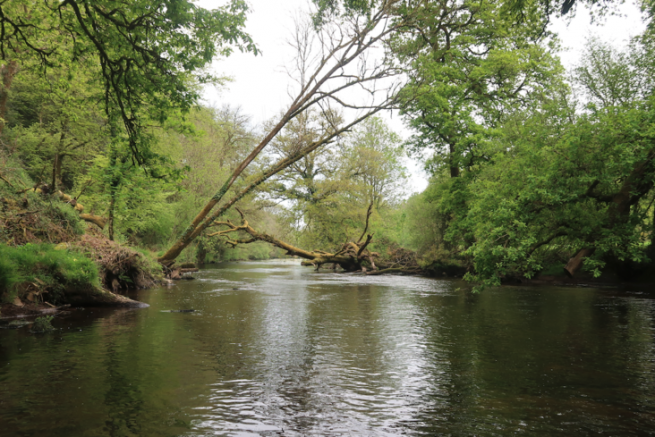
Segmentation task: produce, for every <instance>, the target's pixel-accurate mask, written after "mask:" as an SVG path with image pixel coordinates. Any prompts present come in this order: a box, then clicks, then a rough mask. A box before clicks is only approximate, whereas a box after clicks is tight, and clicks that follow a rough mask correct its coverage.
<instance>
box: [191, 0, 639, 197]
mask: <svg viewBox="0 0 655 437" xmlns="http://www.w3.org/2000/svg"><path fill="white" fill-rule="evenodd" d="M222 3H223V2H222V1H217V0H199V1H198V4H199V5H200V6H202V7H205V8H213V7H216V6H218V5H220V4H222ZM248 3H249V4H250V8H251V11H250V13H249V16H248V21H247V24H246V31H247V32H248V33H249V34H250V35H251V37H252V38H253V40H254V41H255V44H256V45H257V46H258V48H259V49H260V50H261V54H260V55H259V56H254V55H252V54H250V53H248V54H243V53H239V52H235V53H234V54H232V55H231V56H229V57H228V58H224V59H219V60H217V61H215V62H214V64H213V66H212V68H213V70H214V72H215V73H216V74H219V75H222V76H229V77H231V79H232V80H231V82H229V83H228V84H227V85H226V86H225V87H222V88H220V89H218V88H207V89H206V90H205V93H204V100H205V103H207V104H209V105H211V106H216V107H221V106H224V105H229V106H232V107H241V109H242V111H243V113H245V114H248V115H250V116H251V117H252V123H253V124H261V123H262V122H264V121H267V120H270V119H271V118H272V117H274V116H275V115H277V114H279V113H280V112H281V111H282V110H283V109H285V106H286V104H288V102H289V101H290V99H289V96H288V94H287V91H288V87H289V84H290V82H291V81H290V78H289V77H288V75H287V73H286V72H285V68H284V66H285V63H288V62H289V61H290V60H291V58H292V55H293V50H292V49H291V48H290V47H289V45H288V44H287V41H288V38H289V36H290V34H291V30H292V29H293V23H294V17H296V16H298V14H300V13H301V11H303V10H305V11H307V10H308V9H309V5H308V2H307V0H249V2H248ZM618 12H619V14H618V15H614V16H608V17H606V18H604V19H602V20H601V21H600V22H597V23H591V16H590V14H589V12H588V10H586V9H585V8H583V7H578V10H577V11H576V14H575V16H574V17H573V19H561V18H555V19H553V22H552V23H551V25H550V30H551V31H553V32H556V33H557V34H558V36H559V38H560V41H561V45H562V48H563V51H562V52H561V53H560V58H561V59H562V64H563V65H564V67H566V68H567V69H568V68H571V67H573V66H575V65H576V63H577V62H578V59H579V58H580V55H581V53H582V51H583V50H584V44H585V41H586V40H587V38H589V37H590V36H596V37H598V38H599V39H600V40H602V41H607V42H611V43H613V44H615V45H618V46H621V45H624V44H626V43H627V41H628V40H629V38H630V37H633V36H636V35H638V34H639V33H641V32H642V31H643V30H644V28H645V25H644V23H643V22H642V20H641V13H640V12H639V9H638V7H637V6H636V5H635V4H634V3H632V2H631V1H629V0H628V1H626V3H624V4H623V5H621V6H620V7H619V8H618ZM384 118H386V119H387V121H388V123H389V125H390V126H391V127H392V129H394V130H395V131H396V132H398V133H399V134H400V135H401V136H402V137H403V138H406V137H408V136H409V135H410V132H409V130H407V129H406V128H405V126H404V125H403V122H402V119H401V117H399V116H398V114H386V115H384ZM406 166H407V168H408V172H409V174H410V175H411V176H410V181H409V182H410V183H409V190H408V194H409V193H411V192H419V191H422V190H424V189H425V187H426V186H427V184H428V179H427V175H426V173H425V172H424V171H423V170H422V168H421V165H420V164H419V163H418V162H416V161H415V160H412V159H409V158H408V159H407V161H406Z"/></svg>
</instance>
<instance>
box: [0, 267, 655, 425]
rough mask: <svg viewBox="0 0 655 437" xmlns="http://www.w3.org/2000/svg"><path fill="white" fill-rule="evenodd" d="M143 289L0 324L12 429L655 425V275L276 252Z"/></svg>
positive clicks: (1, 410) (3, 417)
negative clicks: (582, 276) (645, 279)
mask: <svg viewBox="0 0 655 437" xmlns="http://www.w3.org/2000/svg"><path fill="white" fill-rule="evenodd" d="M135 297H136V298H137V299H140V300H142V301H145V302H147V303H149V304H150V308H147V309H138V310H125V309H122V310H119V309H103V310H99V309H85V310H75V311H72V312H70V313H69V314H68V315H64V316H60V317H57V318H56V319H55V320H54V321H53V325H54V326H55V327H56V328H58V330H57V331H54V332H51V333H47V334H31V333H30V332H29V331H28V328H21V329H17V330H0V436H2V437H5V436H21V437H22V436H40V437H43V436H66V437H69V436H112V437H123V436H278V435H284V436H396V435H402V436H420V435H428V436H433V435H452V436H466V435H478V436H495V435H498V436H507V435H525V436H533V435H534V436H537V435H539V436H557V435H561V436H573V435H576V436H578V435H598V434H601V433H602V434H603V435H614V436H617V435H620V436H629V435H635V436H637V435H655V300H654V299H653V298H652V297H651V296H649V294H648V293H647V292H644V291H641V292H640V291H635V290H632V291H631V290H622V291H619V290H613V289H591V288H552V287H543V288H519V287H506V288H505V287H503V288H499V289H493V290H487V291H484V292H483V293H481V294H477V295H475V294H471V293H470V292H469V291H467V289H466V284H464V283H461V282H458V281H452V280H437V279H428V278H420V277H402V276H368V277H364V276H361V275H354V274H334V273H322V272H321V273H315V272H313V271H312V269H311V268H307V267H301V266H300V265H299V263H298V261H268V262H243V263H232V264H225V265H221V266H217V267H213V268H210V269H205V270H202V271H201V272H200V273H198V274H196V280H194V281H180V282H178V283H177V285H176V286H174V287H172V288H158V289H152V290H147V291H143V292H139V294H138V295H136V296H135ZM179 309H195V310H196V311H195V312H192V313H174V312H165V311H167V310H179Z"/></svg>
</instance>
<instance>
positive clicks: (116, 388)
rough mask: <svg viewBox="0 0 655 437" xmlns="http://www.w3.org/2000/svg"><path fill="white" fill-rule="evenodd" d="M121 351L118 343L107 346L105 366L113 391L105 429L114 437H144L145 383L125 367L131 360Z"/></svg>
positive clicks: (109, 393) (107, 403) (107, 402)
mask: <svg viewBox="0 0 655 437" xmlns="http://www.w3.org/2000/svg"><path fill="white" fill-rule="evenodd" d="M118 349H119V348H118V347H117V345H116V343H115V340H113V341H110V342H108V343H107V350H106V352H105V357H106V358H105V367H106V369H107V379H106V381H107V385H108V386H109V389H108V390H107V392H106V393H105V406H106V407H107V410H108V412H107V416H108V418H107V420H106V421H105V425H106V428H105V429H106V430H107V431H108V432H109V435H111V436H112V437H124V436H140V435H141V427H142V424H141V422H140V420H139V416H140V414H141V410H142V409H143V405H144V401H143V393H142V392H141V389H140V384H139V383H140V382H141V381H139V380H138V378H136V377H134V376H131V375H130V374H129V372H127V371H126V369H123V368H122V365H123V363H126V362H129V361H127V360H125V359H124V358H125V357H124V352H121V351H119V350H118ZM132 364H133V363H132Z"/></svg>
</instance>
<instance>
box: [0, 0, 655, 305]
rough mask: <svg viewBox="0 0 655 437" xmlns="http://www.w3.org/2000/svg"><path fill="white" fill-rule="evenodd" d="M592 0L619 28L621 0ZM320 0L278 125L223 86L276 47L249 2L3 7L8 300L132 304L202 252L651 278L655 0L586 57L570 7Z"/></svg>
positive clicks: (531, 2)
mask: <svg viewBox="0 0 655 437" xmlns="http://www.w3.org/2000/svg"><path fill="white" fill-rule="evenodd" d="M586 4H587V5H588V6H589V7H591V8H592V10H593V11H594V13H595V17H596V19H598V20H602V17H603V15H604V14H611V13H613V11H614V10H615V7H616V5H617V4H618V3H612V2H603V1H594V0H591V1H589V2H587V3H586ZM313 6H314V9H313V12H312V13H311V14H310V15H308V16H307V17H303V18H301V19H299V20H298V21H297V23H296V28H295V29H291V30H290V33H291V34H292V45H293V48H294V51H295V53H296V55H295V58H294V60H293V63H292V64H290V65H291V67H290V73H289V74H290V76H291V77H292V79H293V80H294V88H293V89H292V91H291V93H290V98H289V102H288V105H287V106H286V107H284V108H283V109H282V110H280V112H279V115H278V116H276V117H274V118H272V119H271V120H269V121H267V122H265V123H262V124H259V125H258V124H255V123H253V122H252V119H251V117H250V116H249V115H248V114H245V113H244V112H243V110H241V109H240V108H238V107H229V106H223V107H209V106H207V105H206V104H204V103H203V99H202V93H203V89H204V88H205V87H207V86H229V84H228V80H227V78H225V77H221V76H216V75H215V74H214V73H212V69H211V68H210V67H211V64H212V62H214V61H215V60H216V59H220V58H225V57H229V56H230V54H231V53H233V52H234V51H242V52H246V53H250V54H251V55H252V56H258V55H261V54H260V53H259V49H258V47H257V41H253V40H252V39H251V37H250V36H249V35H248V34H247V33H246V31H245V30H244V29H245V23H246V19H247V16H248V12H249V11H248V6H247V3H246V2H245V1H243V0H228V1H225V2H223V3H222V6H220V7H218V8H217V9H214V10H208V9H204V8H201V7H199V6H197V5H196V4H194V2H192V1H190V0H157V1H151V0H130V1H123V0H93V1H91V0H64V1H61V0H56V1H55V0H0V179H1V180H0V295H1V296H2V300H3V302H4V303H14V304H16V305H23V304H27V305H29V304H38V303H48V304H51V305H58V304H61V303H73V304H75V303H81V304H83V303H88V302H90V301H93V302H96V303H97V302H107V303H119V304H120V303H125V302H127V301H128V299H126V298H123V297H120V296H118V297H117V295H114V294H113V293H111V291H114V292H119V291H121V290H126V289H128V288H131V287H148V286H151V285H152V284H154V283H156V282H160V281H163V280H165V279H164V276H168V277H169V278H175V277H179V275H180V274H183V273H184V272H185V271H187V270H188V271H190V270H193V269H194V268H195V266H197V265H203V264H208V263H215V262H224V261H233V260H257V259H268V258H272V257H285V256H296V257H300V258H303V259H304V262H305V264H307V265H309V266H312V267H313V268H316V269H319V268H326V269H327V268H333V269H335V271H336V270H339V271H342V270H345V271H348V272H361V273H363V274H382V273H392V274H415V273H419V274H430V275H437V276H443V275H446V276H463V277H464V278H465V279H466V280H468V281H469V282H470V284H471V285H472V286H473V287H475V289H476V290H481V289H483V288H484V287H488V286H495V285H499V284H501V283H507V282H517V281H519V282H520V281H528V280H534V279H539V278H550V277H564V278H566V277H568V278H576V277H580V276H582V277H585V278H601V279H602V278H605V279H606V280H639V279H640V278H644V277H648V274H649V272H651V271H652V270H653V269H652V266H653V264H652V259H654V257H655V245H654V244H653V239H654V238H655V221H654V220H653V211H654V208H653V203H655V190H653V184H654V182H655V88H654V85H655V82H654V78H655V28H654V27H653V26H652V21H651V20H652V13H653V11H655V9H654V7H655V4H653V3H652V2H650V1H649V0H644V1H643V3H642V4H641V7H642V10H643V13H644V17H645V18H644V19H645V20H646V22H647V23H648V27H647V30H646V31H645V32H644V33H643V34H641V35H638V36H636V37H634V38H633V39H632V40H631V41H630V43H629V44H628V45H626V46H625V47H618V46H612V45H608V44H606V43H603V42H601V41H599V40H596V39H593V38H592V39H589V40H587V42H586V48H585V51H584V53H585V54H584V56H583V57H582V58H581V59H580V60H579V62H578V64H577V67H576V68H575V69H573V71H568V72H567V71H566V70H565V69H564V68H563V67H562V65H561V62H560V60H559V57H558V50H559V48H560V45H561V42H560V41H559V40H558V37H557V35H555V34H553V33H551V32H549V31H548V30H547V25H548V22H549V20H550V19H551V18H552V17H553V16H555V15H561V14H567V13H568V14H574V13H575V9H576V7H577V5H576V4H575V3H574V2H572V1H570V0H566V1H565V2H564V3H563V4H561V3H551V2H550V1H549V0H447V1H434V0H428V1H415V0H370V1H369V0H344V1H343V2H339V1H336V0H314V2H313ZM389 111H397V113H398V114H400V117H402V119H403V121H404V123H405V125H406V127H407V129H408V130H409V132H410V136H409V137H408V138H406V139H403V138H401V136H400V135H399V134H398V133H397V132H394V131H393V129H392V128H391V127H390V126H389V124H388V123H387V122H386V121H385V120H386V118H385V114H387V113H388V112H389ZM408 155H409V156H412V157H413V158H414V159H416V160H418V161H420V162H421V164H422V165H423V166H424V168H425V169H426V171H427V172H428V174H429V175H430V182H429V185H428V187H427V189H425V191H423V192H421V193H414V194H411V195H410V193H409V192H408V189H407V186H408V180H409V177H410V176H411V175H410V174H409V172H408V170H407V168H405V162H406V161H405V157H406V156H408ZM308 268H309V267H308ZM88 290H92V293H91V294H93V296H90V295H89V291H88ZM4 311H5V309H4V307H3V312H4Z"/></svg>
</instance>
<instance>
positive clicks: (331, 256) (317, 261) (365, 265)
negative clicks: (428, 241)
mask: <svg viewBox="0 0 655 437" xmlns="http://www.w3.org/2000/svg"><path fill="white" fill-rule="evenodd" d="M236 210H237V211H238V212H239V214H240V215H241V224H240V225H236V224H234V223H232V222H231V221H229V220H227V221H217V222H214V223H213V224H212V227H219V228H221V227H222V228H225V229H223V230H220V231H217V232H213V233H211V234H209V235H208V236H209V237H224V238H225V243H226V244H228V245H229V246H232V247H233V248H234V247H236V246H238V245H239V244H250V243H254V242H256V241H264V242H266V243H269V244H272V245H273V246H275V247H278V248H280V249H283V250H286V255H289V256H298V257H300V258H304V259H306V260H307V261H306V262H304V263H303V264H304V265H312V266H314V267H315V268H316V270H319V269H320V268H321V267H322V266H324V265H332V267H333V268H335V269H336V266H339V267H341V268H342V269H343V270H345V271H347V272H356V271H361V272H363V273H365V274H367V275H379V274H384V273H414V274H418V273H422V272H423V270H422V269H421V267H420V266H419V265H418V263H417V262H416V256H415V255H414V254H413V252H410V251H407V250H404V249H396V250H394V251H391V252H390V253H389V254H388V255H389V256H388V257H387V258H385V259H382V257H381V256H380V254H379V253H378V252H372V251H370V250H369V245H370V244H371V242H372V241H373V234H368V233H367V231H368V224H369V218H370V216H371V211H372V205H371V206H369V208H368V212H367V214H366V226H365V227H364V231H363V232H362V234H361V236H360V237H359V239H358V240H357V241H349V242H346V243H344V244H343V245H342V246H341V248H340V249H339V250H337V251H336V252H334V253H332V252H328V251H324V250H319V249H314V250H311V251H310V250H305V249H302V248H299V247H295V246H293V245H292V244H290V243H287V242H285V241H282V240H280V239H278V238H275V237H274V236H272V235H269V234H266V233H264V232H259V231H257V230H255V229H254V228H253V227H252V226H250V224H249V223H248V220H246V218H245V216H244V214H243V212H241V210H240V209H238V208H236ZM232 234H237V235H238V234H247V235H248V237H245V238H230V237H231V235H232ZM364 237H366V238H364Z"/></svg>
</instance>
